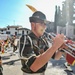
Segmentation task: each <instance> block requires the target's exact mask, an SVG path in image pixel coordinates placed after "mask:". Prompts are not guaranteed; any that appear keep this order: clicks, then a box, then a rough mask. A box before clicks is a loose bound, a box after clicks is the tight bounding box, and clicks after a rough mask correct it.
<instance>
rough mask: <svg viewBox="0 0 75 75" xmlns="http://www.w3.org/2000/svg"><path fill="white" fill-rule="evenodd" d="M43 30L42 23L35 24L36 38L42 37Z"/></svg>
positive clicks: (43, 25)
mask: <svg viewBox="0 0 75 75" xmlns="http://www.w3.org/2000/svg"><path fill="white" fill-rule="evenodd" d="M45 30H46V25H45V24H44V23H36V25H35V32H36V33H37V34H38V36H41V35H43V33H44V32H45Z"/></svg>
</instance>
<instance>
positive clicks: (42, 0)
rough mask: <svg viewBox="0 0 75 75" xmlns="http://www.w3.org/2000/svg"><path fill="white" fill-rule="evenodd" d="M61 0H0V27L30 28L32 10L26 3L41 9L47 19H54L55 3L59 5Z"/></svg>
mask: <svg viewBox="0 0 75 75" xmlns="http://www.w3.org/2000/svg"><path fill="white" fill-rule="evenodd" d="M62 1H64V0H0V28H3V27H6V26H8V25H10V26H11V25H15V26H16V25H22V26H23V27H25V28H29V29H30V22H29V17H30V16H32V14H33V12H32V11H31V10H30V9H29V8H28V7H27V6H26V4H28V5H31V6H33V7H35V8H36V9H37V10H39V11H42V12H43V13H44V14H45V15H46V17H47V19H48V20H49V21H54V13H55V5H59V6H60V7H61V5H62ZM61 8H62V7H61Z"/></svg>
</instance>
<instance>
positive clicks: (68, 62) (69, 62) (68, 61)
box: [64, 37, 75, 72]
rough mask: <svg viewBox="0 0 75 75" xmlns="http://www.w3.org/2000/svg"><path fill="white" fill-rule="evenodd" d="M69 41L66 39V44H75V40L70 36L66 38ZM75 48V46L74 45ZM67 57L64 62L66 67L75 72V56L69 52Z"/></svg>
mask: <svg viewBox="0 0 75 75" xmlns="http://www.w3.org/2000/svg"><path fill="white" fill-rule="evenodd" d="M66 39H67V41H66V44H69V45H70V46H72V47H74V46H73V44H75V42H74V41H72V40H71V38H70V37H67V38H66ZM74 48H75V47H74ZM65 57H66V63H65V64H64V65H65V67H66V68H67V70H68V71H70V72H73V70H72V68H71V66H73V65H74V63H73V62H74V61H75V58H73V57H72V56H71V55H69V54H68V53H66V54H65Z"/></svg>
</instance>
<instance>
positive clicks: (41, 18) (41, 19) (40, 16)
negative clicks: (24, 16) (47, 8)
mask: <svg viewBox="0 0 75 75" xmlns="http://www.w3.org/2000/svg"><path fill="white" fill-rule="evenodd" d="M29 21H30V22H35V23H45V24H49V23H50V22H49V21H47V20H46V16H45V14H44V13H42V12H40V11H36V12H34V13H33V15H32V16H31V17H30V18H29Z"/></svg>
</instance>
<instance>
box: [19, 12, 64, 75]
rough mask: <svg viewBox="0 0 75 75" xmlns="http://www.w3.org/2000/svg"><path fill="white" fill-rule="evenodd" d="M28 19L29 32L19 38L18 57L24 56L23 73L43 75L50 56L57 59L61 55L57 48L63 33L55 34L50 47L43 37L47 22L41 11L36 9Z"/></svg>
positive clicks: (60, 43) (61, 40)
mask: <svg viewBox="0 0 75 75" xmlns="http://www.w3.org/2000/svg"><path fill="white" fill-rule="evenodd" d="M29 21H30V23H31V33H30V34H28V35H26V37H25V36H24V35H23V36H22V37H23V38H22V37H21V38H20V51H19V52H20V58H21V57H24V58H21V62H22V71H23V75H45V70H46V67H47V63H48V61H49V60H50V58H54V59H57V60H58V59H59V58H60V57H61V55H62V53H61V51H58V48H60V47H61V46H62V45H63V44H64V35H63V34H59V35H57V36H56V37H55V38H54V40H53V44H52V47H51V48H50V47H49V46H48V43H47V40H46V39H47V38H45V37H43V34H44V32H45V30H46V27H47V26H46V24H47V23H49V22H48V21H47V20H46V16H45V15H44V14H43V13H42V12H40V11H36V12H34V13H33V15H32V16H31V17H30V18H29ZM22 39H23V41H22Z"/></svg>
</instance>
